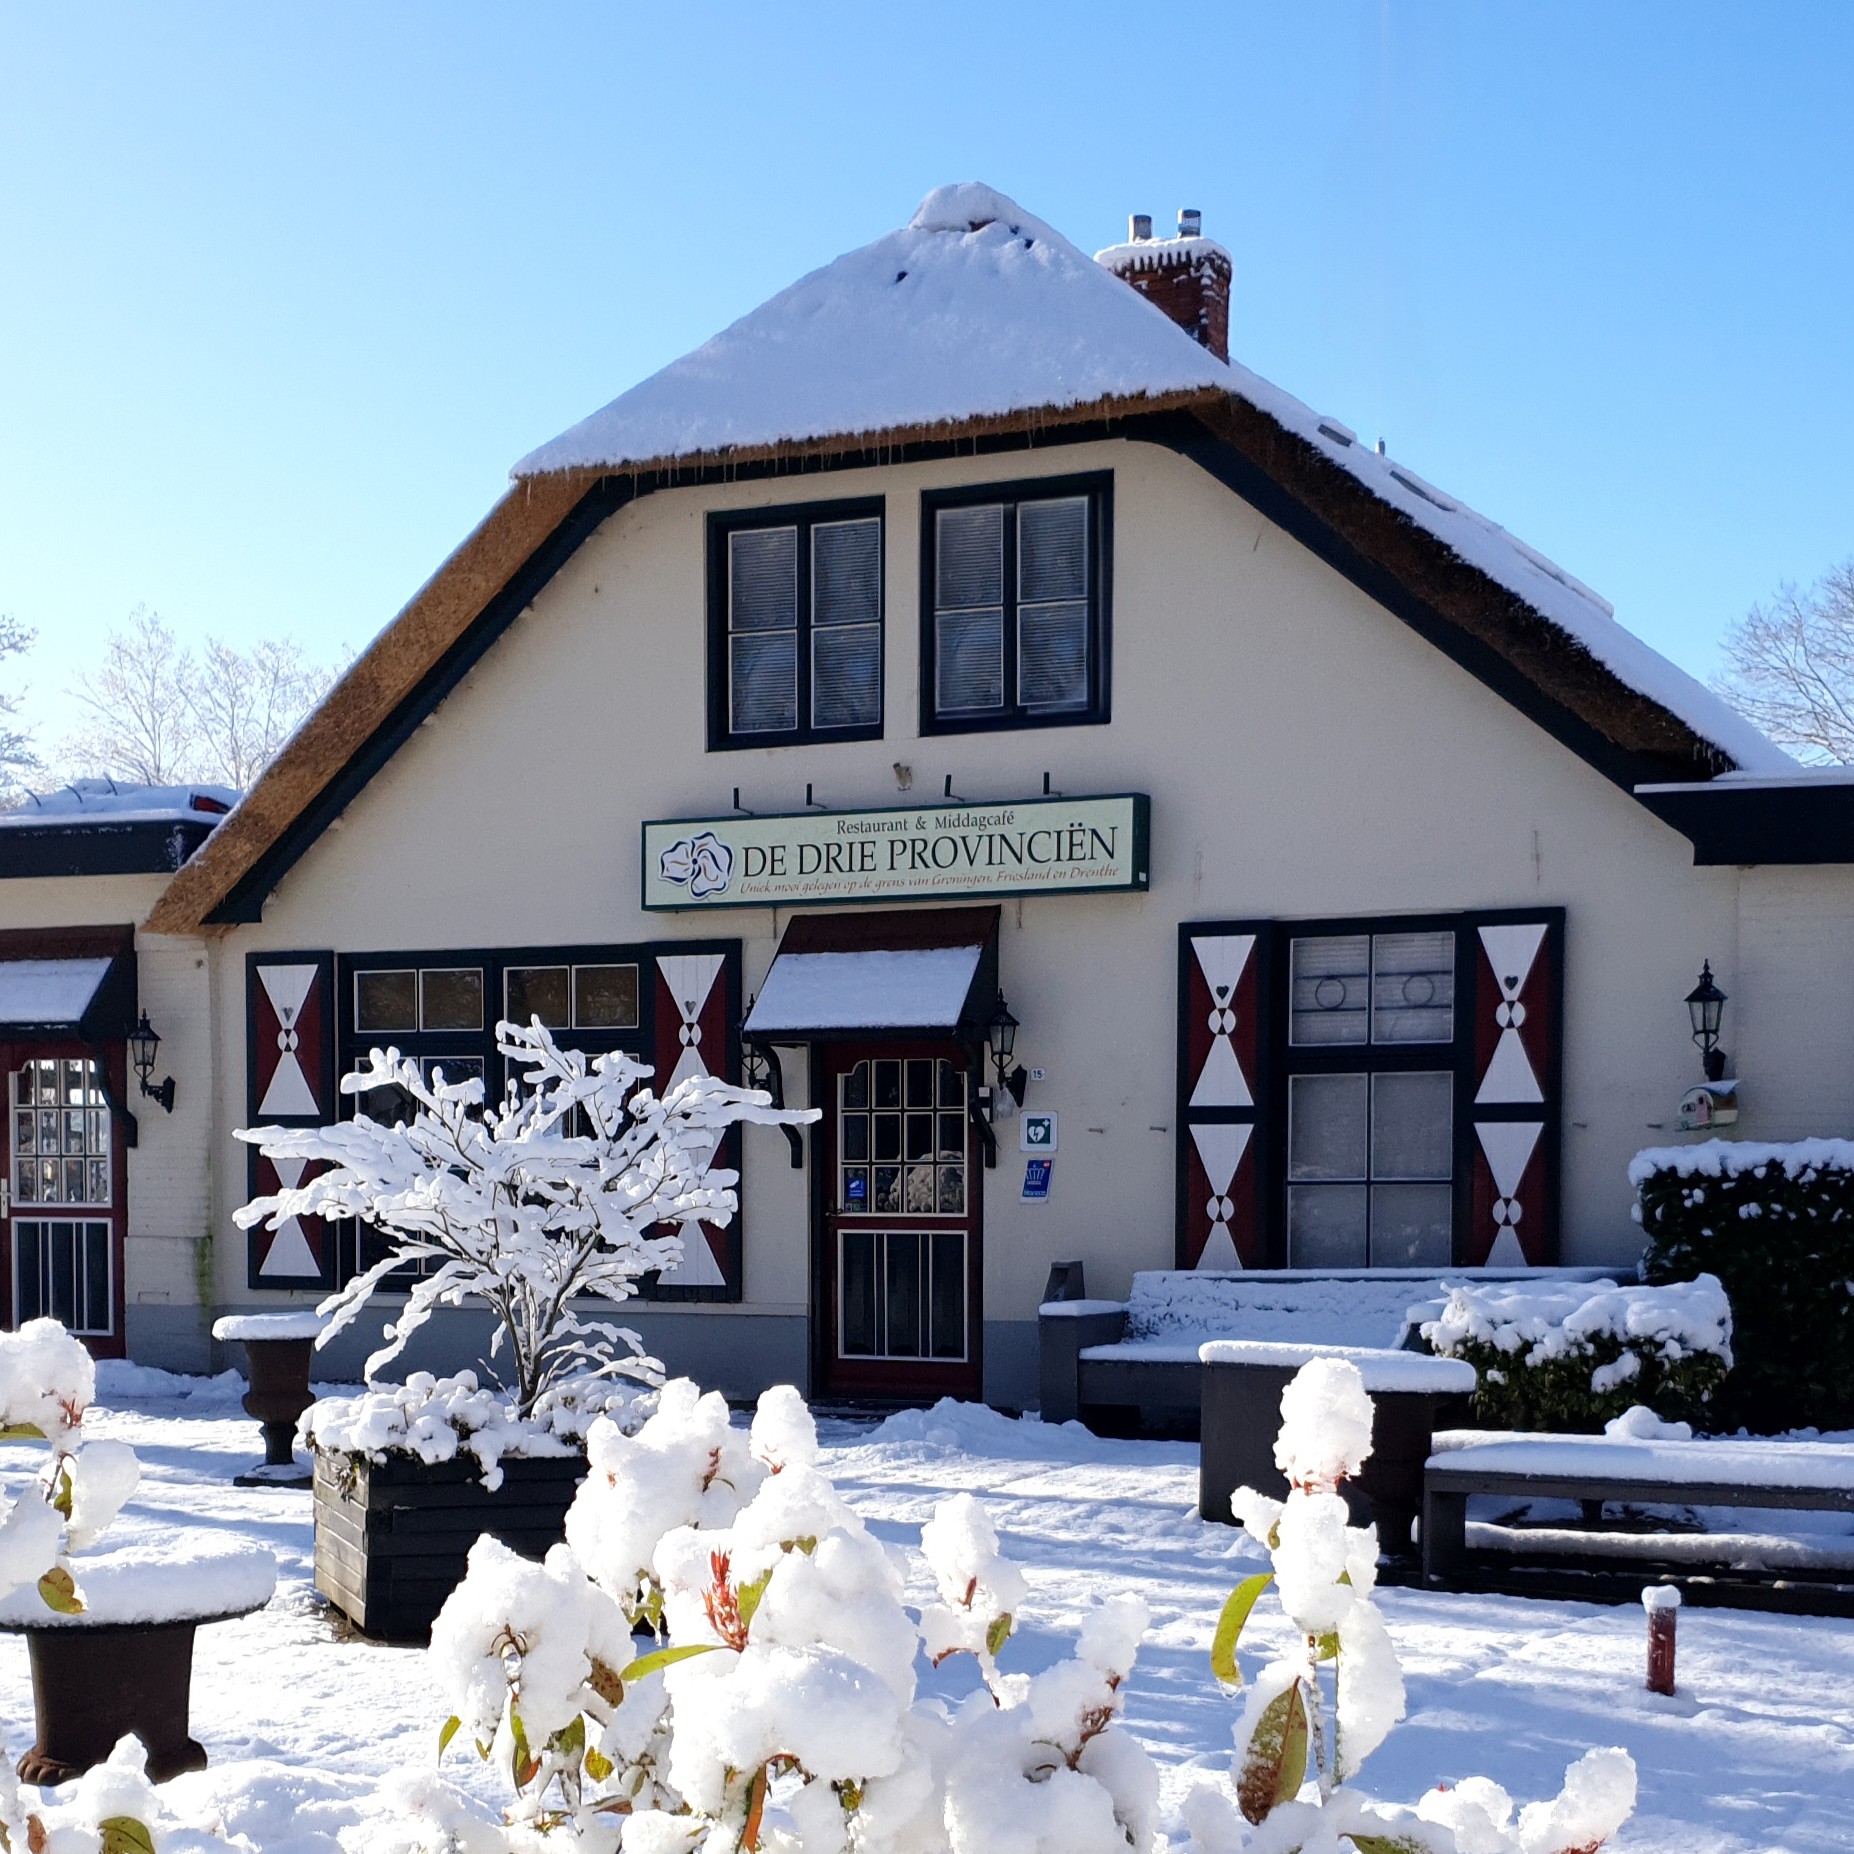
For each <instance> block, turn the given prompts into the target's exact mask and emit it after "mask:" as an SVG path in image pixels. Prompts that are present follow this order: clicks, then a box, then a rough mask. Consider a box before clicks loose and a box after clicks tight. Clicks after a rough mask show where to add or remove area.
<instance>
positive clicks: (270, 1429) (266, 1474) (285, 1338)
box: [212, 1312, 323, 1487]
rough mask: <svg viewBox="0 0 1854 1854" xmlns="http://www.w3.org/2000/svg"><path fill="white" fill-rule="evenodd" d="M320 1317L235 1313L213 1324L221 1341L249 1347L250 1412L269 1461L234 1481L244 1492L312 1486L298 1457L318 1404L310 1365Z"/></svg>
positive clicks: (265, 1456) (307, 1470)
mask: <svg viewBox="0 0 1854 1854" xmlns="http://www.w3.org/2000/svg"><path fill="white" fill-rule="evenodd" d="M322 1326H323V1321H322V1318H321V1316H320V1315H319V1314H317V1313H313V1312H303V1313H233V1314H227V1315H226V1316H225V1317H224V1318H223V1319H218V1320H215V1321H214V1322H213V1327H212V1336H213V1337H214V1338H215V1339H220V1340H229V1341H234V1342H236V1343H237V1344H239V1345H242V1346H243V1347H244V1348H245V1359H246V1364H247V1371H246V1375H247V1377H248V1378H249V1379H250V1383H251V1388H250V1389H249V1390H247V1391H246V1392H245V1409H246V1410H247V1412H249V1414H251V1415H252V1416H255V1417H256V1418H257V1420H258V1426H259V1428H260V1429H261V1430H262V1432H263V1436H264V1459H263V1460H262V1461H261V1462H259V1463H258V1464H257V1465H256V1466H255V1467H253V1468H250V1469H249V1470H247V1471H246V1472H245V1473H243V1474H240V1475H236V1476H234V1477H233V1478H234V1483H235V1484H236V1485H237V1486H240V1487H307V1486H308V1485H309V1482H310V1470H309V1467H308V1465H307V1464H306V1463H304V1462H301V1461H299V1460H298V1459H297V1457H296V1451H295V1443H296V1422H297V1418H298V1417H300V1416H301V1415H302V1413H303V1412H304V1411H305V1410H306V1409H308V1407H309V1406H310V1404H311V1403H313V1402H314V1401H315V1397H314V1393H313V1392H311V1390H310V1389H309V1360H310V1358H311V1356H312V1354H313V1353H314V1351H315V1342H316V1339H317V1337H318V1335H319V1334H320V1333H321V1331H322Z"/></svg>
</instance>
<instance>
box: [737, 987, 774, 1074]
mask: <svg viewBox="0 0 1854 1854" xmlns="http://www.w3.org/2000/svg"><path fill="white" fill-rule="evenodd" d="M758 1002H759V994H758V993H757V992H755V993H754V994H753V995H752V996H751V997H749V998H748V1000H747V1011H746V1016H747V1017H751V1016H752V1015H753V1007H754V1006H755V1005H756V1004H757V1003H758ZM741 1026H742V1035H741V1039H740V1078H741V1080H742V1081H743V1082H745V1083H746V1084H747V1086H748V1087H749V1088H759V1089H764V1088H765V1086H766V1084H767V1083H768V1082H769V1081H770V1080H771V1079H772V1065H771V1064H770V1063H769V1062H768V1061H767V1060H766V1052H765V1050H763V1049H762V1048H761V1047H760V1046H759V1044H758V1043H752V1042H749V1041H748V1040H747V1037H746V1034H745V1027H746V1018H745V1017H743V1018H742V1020H741Z"/></svg>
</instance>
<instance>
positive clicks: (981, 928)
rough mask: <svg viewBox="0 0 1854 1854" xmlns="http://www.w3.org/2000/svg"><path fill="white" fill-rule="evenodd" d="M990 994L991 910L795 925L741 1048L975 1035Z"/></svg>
mask: <svg viewBox="0 0 1854 1854" xmlns="http://www.w3.org/2000/svg"><path fill="white" fill-rule="evenodd" d="M997 990H998V910H997V909H996V908H947V909H940V910H936V911H934V912H932V913H922V914H847V915H801V916H800V917H799V918H798V919H796V920H794V921H793V922H792V923H791V925H790V926H789V927H787V929H786V931H785V937H784V939H782V940H781V941H780V943H779V950H778V952H777V953H775V954H774V955H773V962H772V965H771V967H770V968H769V969H768V971H767V974H766V982H765V984H764V985H762V986H761V987H760V993H759V997H758V998H757V999H756V1000H755V1002H754V1006H753V1009H752V1011H751V1012H750V1013H749V1014H748V1017H747V1021H746V1023H745V1025H744V1026H743V1032H744V1034H745V1035H746V1036H747V1037H749V1038H759V1039H762V1040H764V1041H767V1042H808V1041H810V1040H812V1039H813V1038H832V1037H850V1036H858V1035H865V1036H877V1035H900V1036H954V1035H960V1034H965V1035H972V1034H975V1033H978V1032H979V1031H980V1029H981V1027H982V1026H983V1025H984V1024H985V1023H986V1021H987V1020H988V1019H989V1017H990V1015H991V1009H992V1004H993V1001H994V999H995V998H996V995H997Z"/></svg>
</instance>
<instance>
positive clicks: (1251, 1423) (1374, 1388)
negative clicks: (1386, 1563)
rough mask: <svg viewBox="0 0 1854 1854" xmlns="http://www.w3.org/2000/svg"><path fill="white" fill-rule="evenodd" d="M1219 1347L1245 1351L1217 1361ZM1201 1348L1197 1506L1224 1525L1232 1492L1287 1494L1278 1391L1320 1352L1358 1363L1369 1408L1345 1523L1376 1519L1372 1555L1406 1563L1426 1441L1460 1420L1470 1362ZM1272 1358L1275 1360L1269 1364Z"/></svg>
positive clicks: (1280, 1348) (1339, 1350) (1298, 1349)
mask: <svg viewBox="0 0 1854 1854" xmlns="http://www.w3.org/2000/svg"><path fill="white" fill-rule="evenodd" d="M1221 1350H1228V1351H1230V1352H1238V1351H1240V1352H1244V1353H1247V1354H1248V1356H1247V1357H1245V1358H1243V1359H1242V1360H1241V1361H1240V1362H1237V1361H1235V1360H1230V1361H1228V1362H1225V1361H1224V1360H1220V1359H1218V1358H1217V1357H1216V1353H1217V1352H1218V1351H1221ZM1204 1351H1205V1354H1206V1356H1205V1359H1204V1363H1203V1367H1202V1369H1203V1443H1202V1447H1201V1450H1200V1453H1199V1468H1198V1512H1199V1513H1200V1514H1201V1515H1202V1516H1203V1517H1204V1518H1205V1519H1214V1520H1220V1521H1222V1522H1223V1523H1224V1524H1225V1525H1232V1524H1234V1523H1235V1522H1234V1518H1233V1516H1232V1514H1231V1512H1230V1495H1231V1494H1233V1493H1234V1492H1235V1491H1236V1489H1237V1488H1239V1487H1253V1488H1254V1489H1255V1490H1256V1492H1258V1493H1265V1494H1269V1495H1271V1496H1272V1497H1273V1498H1275V1499H1277V1500H1281V1499H1285V1498H1286V1497H1287V1491H1288V1486H1287V1479H1286V1477H1285V1476H1284V1475H1283V1474H1282V1472H1281V1470H1280V1469H1279V1468H1277V1467H1276V1466H1275V1436H1276V1434H1277V1433H1278V1431H1279V1430H1280V1427H1281V1393H1282V1392H1283V1391H1284V1390H1286V1389H1287V1387H1288V1385H1289V1383H1290V1382H1291V1381H1292V1379H1293V1377H1294V1374H1295V1372H1296V1371H1298V1370H1299V1369H1300V1367H1301V1365H1302V1364H1304V1363H1305V1362H1306V1360H1307V1358H1309V1357H1312V1356H1315V1355H1317V1354H1319V1353H1321V1352H1325V1353H1328V1354H1331V1355H1334V1356H1338V1357H1345V1358H1350V1359H1351V1360H1352V1361H1353V1362H1354V1363H1356V1364H1357V1365H1358V1366H1359V1367H1360V1369H1361V1371H1362V1372H1363V1373H1364V1377H1365V1384H1366V1388H1367V1389H1368V1390H1369V1391H1370V1393H1371V1400H1372V1403H1373V1405H1374V1411H1373V1421H1372V1450H1371V1453H1370V1455H1369V1456H1367V1457H1366V1460H1365V1466H1364V1471H1363V1473H1361V1474H1360V1475H1359V1476H1358V1478H1357V1479H1356V1480H1350V1481H1347V1482H1346V1484H1345V1486H1344V1487H1343V1489H1342V1490H1341V1491H1342V1492H1343V1493H1344V1495H1345V1501H1346V1505H1347V1506H1348V1507H1349V1508H1350V1509H1351V1514H1352V1523H1353V1524H1354V1525H1355V1526H1368V1525H1373V1524H1375V1525H1376V1526H1377V1528H1378V1549H1379V1551H1380V1552H1381V1553H1383V1554H1385V1555H1386V1556H1388V1557H1390V1558H1393V1559H1398V1560H1405V1559H1409V1558H1410V1557H1411V1555H1412V1541H1411V1536H1410V1532H1411V1524H1412V1522H1413V1521H1414V1520H1415V1518H1416V1516H1417V1514H1418V1512H1419V1511H1420V1510H1421V1507H1422V1503H1423V1464H1424V1462H1425V1461H1427V1460H1428V1458H1429V1452H1430V1438H1431V1436H1432V1434H1433V1433H1434V1431H1435V1430H1436V1429H1437V1428H1446V1427H1448V1426H1449V1425H1450V1424H1452V1423H1456V1422H1459V1421H1461V1420H1462V1419H1463V1418H1464V1416H1465V1414H1466V1411H1467V1407H1468V1395H1469V1393H1471V1392H1472V1390H1473V1388H1474V1368H1473V1367H1472V1366H1471V1365H1466V1364H1463V1363H1462V1362H1461V1361H1460V1360H1459V1359H1447V1358H1426V1357H1422V1356H1420V1355H1416V1354H1411V1353H1407V1352H1404V1353H1399V1352H1376V1353H1374V1352H1372V1351H1369V1350H1367V1349H1364V1348H1351V1347H1344V1346H1330V1347H1318V1346H1291V1345H1262V1344H1249V1345H1236V1344H1228V1345H1212V1346H1206V1347H1205V1348H1204ZM1270 1354H1280V1355H1282V1356H1281V1357H1280V1359H1279V1362H1276V1360H1275V1359H1273V1358H1271V1357H1270V1356H1269V1355H1270ZM1374 1367H1375V1369H1374Z"/></svg>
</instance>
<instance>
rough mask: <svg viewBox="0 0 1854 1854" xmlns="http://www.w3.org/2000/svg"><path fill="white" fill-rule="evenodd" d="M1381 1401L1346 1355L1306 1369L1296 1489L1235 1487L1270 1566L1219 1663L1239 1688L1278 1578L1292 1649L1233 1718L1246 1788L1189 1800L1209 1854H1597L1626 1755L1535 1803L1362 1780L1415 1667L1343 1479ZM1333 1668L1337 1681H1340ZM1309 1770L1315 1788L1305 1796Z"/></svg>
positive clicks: (1298, 1386)
mask: <svg viewBox="0 0 1854 1854" xmlns="http://www.w3.org/2000/svg"><path fill="white" fill-rule="evenodd" d="M1372 1415H1373V1412H1372V1404H1371V1399H1370V1397H1369V1396H1367V1395H1366V1392H1365V1382H1364V1379H1363V1377H1361V1376H1360V1374H1359V1370H1358V1367H1357V1366H1356V1365H1354V1364H1352V1363H1351V1361H1350V1360H1347V1359H1332V1358H1325V1359H1314V1360H1312V1361H1311V1362H1310V1363H1308V1364H1306V1365H1303V1366H1302V1367H1301V1369H1300V1370H1299V1372H1297V1373H1296V1374H1295V1377H1294V1379H1293V1381H1292V1382H1291V1383H1290V1384H1289V1385H1288V1387H1287V1389H1286V1390H1285V1391H1284V1392H1283V1393H1282V1397H1281V1433H1280V1435H1279V1437H1278V1438H1277V1440H1276V1443H1275V1463H1276V1466H1278V1467H1279V1468H1280V1470H1281V1472H1282V1473H1283V1474H1284V1475H1286V1477H1287V1481H1288V1496H1287V1499H1286V1500H1284V1501H1283V1500H1275V1499H1271V1498H1270V1497H1269V1496H1268V1495H1266V1494H1261V1493H1257V1492H1256V1491H1255V1489H1254V1488H1251V1487H1241V1488H1238V1489H1237V1490H1236V1492H1235V1494H1234V1495H1232V1496H1231V1502H1230V1504H1231V1507H1232V1509H1233V1510H1234V1511H1235V1513H1236V1515H1237V1517H1238V1518H1239V1519H1240V1520H1241V1522H1242V1524H1243V1526H1244V1527H1245V1528H1246V1529H1247V1531H1248V1532H1249V1535H1250V1536H1251V1537H1252V1538H1253V1539H1255V1540H1256V1541H1257V1543H1258V1544H1260V1545H1262V1546H1263V1547H1264V1549H1266V1551H1267V1552H1268V1554H1269V1556H1270V1558H1271V1559H1272V1561H1273V1565H1274V1569H1273V1570H1272V1572H1270V1571H1261V1572H1257V1573H1256V1574H1255V1575H1254V1576H1252V1577H1247V1578H1245V1579H1244V1580H1243V1581H1242V1582H1241V1583H1240V1584H1238V1585H1237V1587H1236V1589H1235V1590H1234V1591H1233V1592H1232V1593H1231V1595H1230V1598H1229V1601H1228V1602H1227V1603H1226V1604H1225V1605H1224V1609H1223V1614H1222V1617H1221V1619H1220V1620H1219V1622H1218V1625H1217V1631H1216V1637H1215V1640H1214V1641H1213V1643H1212V1646H1211V1655H1210V1664H1211V1667H1212V1670H1213V1671H1214V1672H1215V1673H1216V1675H1217V1677H1218V1678H1219V1679H1220V1680H1222V1681H1224V1682H1225V1683H1226V1684H1227V1685H1230V1686H1233V1687H1241V1686H1243V1685H1244V1684H1245V1683H1244V1681H1243V1676H1242V1670H1241V1668H1240V1666H1239V1665H1238V1662H1237V1659H1236V1649H1237V1644H1238V1642H1239V1640H1240V1638H1241V1635H1242V1631H1243V1626H1244V1624H1245V1623H1246V1622H1247V1621H1248V1619H1249V1614H1250V1612H1251V1611H1252V1610H1253V1609H1254V1607H1255V1604H1256V1600H1257V1599H1258V1598H1259V1597H1260V1596H1261V1595H1262V1593H1263V1591H1264V1590H1266V1589H1267V1587H1268V1585H1269V1584H1270V1583H1273V1584H1274V1585H1275V1588H1276V1591H1277V1593H1278V1595H1279V1596H1280V1599H1281V1607H1282V1609H1283V1610H1284V1611H1285V1612H1286V1613H1287V1617H1288V1620H1289V1622H1290V1623H1291V1624H1292V1625H1293V1629H1294V1638H1295V1639H1294V1645H1293V1646H1292V1648H1290V1650H1289V1651H1288V1652H1287V1653H1285V1654H1282V1655H1279V1656H1277V1657H1276V1658H1275V1659H1274V1660H1272V1661H1270V1662H1269V1663H1268V1665H1267V1666H1265V1667H1264V1668H1262V1669H1261V1671H1260V1672H1259V1673H1257V1674H1256V1675H1255V1677H1254V1679H1253V1681H1252V1682H1251V1683H1249V1685H1248V1691H1247V1694H1246V1700H1245V1704H1244V1707H1243V1713H1242V1718H1241V1721H1240V1722H1239V1723H1238V1725H1237V1727H1236V1771H1235V1775H1236V1794H1235V1798H1234V1807H1232V1806H1231V1799H1230V1798H1229V1797H1228V1796H1227V1795H1226V1794H1224V1793H1223V1792H1222V1791H1220V1790H1215V1789H1211V1788H1209V1787H1202V1788H1199V1789H1198V1790H1196V1791H1194V1792H1193V1793H1192V1795H1191V1796H1190V1797H1189V1798H1188V1799H1187V1802H1186V1804H1185V1811H1184V1813H1185V1819H1186V1822H1187V1824H1188V1825H1189V1827H1190V1830H1191V1836H1192V1845H1193V1848H1194V1849H1195V1850H1196V1851H1197V1854H1463V1851H1464V1850H1469V1849H1472V1850H1473V1854H1595V1850H1596V1849H1597V1848H1599V1847H1601V1846H1602V1845H1603V1843H1604V1842H1605V1841H1607V1840H1608V1839H1609V1837H1610V1836H1611V1835H1613V1834H1614V1833H1615V1832H1616V1830H1617V1829H1618V1828H1619V1827H1620V1826H1621V1825H1622V1823H1623V1821H1624V1820H1626V1818H1627V1817H1628V1815H1629V1813H1630V1811H1631V1810H1632V1809H1633V1808H1634V1806H1635V1765H1634V1763H1633V1762H1632V1761H1631V1759H1630V1758H1629V1755H1628V1753H1627V1752H1625V1751H1620V1750H1605V1751H1590V1752H1586V1753H1585V1755H1584V1756H1583V1757H1581V1758H1579V1759H1578V1761H1577V1762H1576V1763H1575V1764H1573V1765H1572V1766H1571V1767H1570V1769H1569V1770H1567V1771H1566V1772H1565V1782H1564V1788H1563V1790H1562V1792H1561V1793H1560V1794H1559V1795H1558V1796H1557V1797H1556V1798H1555V1799H1554V1800H1553V1801H1551V1802H1549V1803H1543V1802H1538V1803H1529V1804H1527V1805H1526V1807H1525V1808H1524V1809H1522V1810H1520V1811H1519V1813H1518V1817H1517V1820H1515V1819H1514V1809H1513V1800H1512V1798H1511V1797H1510V1796H1509V1795H1508V1794H1507V1793H1506V1791H1505V1790H1503V1789H1502V1788H1501V1787H1500V1786H1499V1785H1498V1784H1497V1783H1493V1782H1491V1781H1489V1780H1488V1779H1487V1778H1485V1777H1469V1778H1466V1779H1465V1780H1463V1781H1461V1782H1458V1783H1455V1784H1453V1785H1450V1786H1449V1787H1447V1788H1442V1787H1438V1788H1436V1789H1433V1790H1431V1791H1430V1792H1429V1793H1428V1794H1427V1795H1426V1796H1424V1797H1422V1798H1421V1799H1420V1800H1419V1801H1418V1803H1417V1804H1416V1807H1415V1808H1414V1809H1406V1808H1399V1807H1396V1806H1394V1805H1390V1804H1385V1803H1381V1802H1378V1801H1376V1800H1374V1799H1372V1798H1370V1797H1367V1796H1365V1795H1363V1794H1362V1793H1361V1792H1359V1791H1357V1790H1355V1789H1353V1788H1351V1787H1350V1783H1351V1779H1352V1778H1353V1777H1354V1776H1356V1775H1357V1772H1358V1768H1359V1766H1360V1765H1361V1764H1362V1763H1363V1762H1364V1761H1365V1759H1366V1758H1367V1757H1369V1756H1370V1755H1371V1753H1372V1752H1373V1751H1375V1750H1376V1749H1377V1748H1378V1746H1379V1745H1381V1744H1382V1743H1383V1742H1384V1740H1385V1738H1386V1736H1388V1734H1389V1732H1390V1729H1391V1727H1392V1726H1393V1725H1395V1724H1396V1723H1397V1721H1398V1720H1399V1719H1401V1718H1402V1717H1403V1712H1404V1687H1403V1672H1402V1669H1401V1668H1400V1667H1399V1666H1398V1664H1397V1651H1396V1649H1395V1648H1394V1647H1393V1646H1392V1644H1391V1638H1390V1633H1389V1631H1388V1630H1387V1629H1386V1628H1385V1626H1384V1618H1383V1616H1382V1615H1381V1614H1380V1613H1379V1610H1378V1607H1377V1605H1376V1604H1375V1603H1374V1602H1373V1601H1372V1592H1373V1590H1374V1589H1375V1588H1376V1585H1377V1575H1378V1537H1377V1528H1376V1527H1375V1526H1365V1527H1359V1526H1354V1525H1352V1524H1351V1523H1350V1520H1349V1515H1348V1512H1347V1508H1346V1503H1345V1499H1344V1496H1343V1495H1342V1494H1341V1493H1340V1491H1339V1489H1340V1486H1341V1485H1342V1483H1344V1482H1345V1481H1346V1480H1348V1479H1350V1478H1351V1477H1352V1476H1353V1475H1355V1474H1357V1473H1358V1471H1359V1469H1360V1468H1361V1467H1362V1466H1363V1465H1364V1462H1365V1458H1366V1457H1367V1456H1368V1455H1369V1454H1370V1453H1371V1429H1372ZM1329 1675H1330V1679H1329V1678H1328V1676H1329ZM1309 1781H1311V1782H1312V1783H1313V1784H1314V1786H1315V1788H1316V1790H1317V1795H1316V1796H1315V1797H1313V1798H1309V1799H1307V1800H1302V1791H1303V1790H1304V1789H1305V1787H1306V1786H1307V1784H1308V1783H1309Z"/></svg>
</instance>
